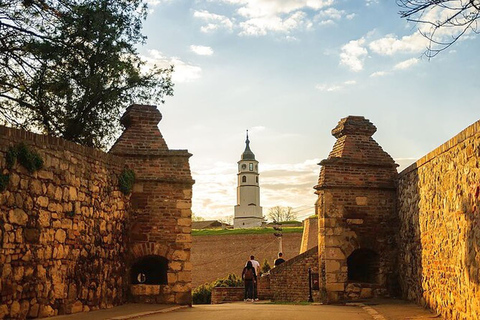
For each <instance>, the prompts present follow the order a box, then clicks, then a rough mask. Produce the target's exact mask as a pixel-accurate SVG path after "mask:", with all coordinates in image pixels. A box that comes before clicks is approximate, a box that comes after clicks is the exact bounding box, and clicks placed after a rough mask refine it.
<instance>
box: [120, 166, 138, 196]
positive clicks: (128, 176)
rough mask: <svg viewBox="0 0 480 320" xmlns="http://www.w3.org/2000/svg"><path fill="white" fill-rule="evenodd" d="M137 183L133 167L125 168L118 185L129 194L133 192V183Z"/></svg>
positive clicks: (124, 192)
mask: <svg viewBox="0 0 480 320" xmlns="http://www.w3.org/2000/svg"><path fill="white" fill-rule="evenodd" d="M134 183H135V172H133V170H131V169H123V171H122V173H121V174H120V176H119V177H118V186H119V187H120V191H122V192H123V194H125V195H127V194H129V193H130V192H132V189H133V184H134Z"/></svg>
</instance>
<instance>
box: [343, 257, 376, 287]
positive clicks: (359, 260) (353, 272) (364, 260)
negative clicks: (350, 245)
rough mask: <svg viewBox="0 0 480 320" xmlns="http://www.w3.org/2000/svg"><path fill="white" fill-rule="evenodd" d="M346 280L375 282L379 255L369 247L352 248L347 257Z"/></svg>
mask: <svg viewBox="0 0 480 320" xmlns="http://www.w3.org/2000/svg"><path fill="white" fill-rule="evenodd" d="M347 266H348V281H349V282H363V283H376V282H377V278H378V270H379V256H378V254H377V253H376V252H375V251H373V250H370V249H357V250H354V251H353V252H352V253H351V254H350V256H348V258H347Z"/></svg>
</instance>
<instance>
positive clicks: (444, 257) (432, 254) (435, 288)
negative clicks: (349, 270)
mask: <svg viewBox="0 0 480 320" xmlns="http://www.w3.org/2000/svg"><path fill="white" fill-rule="evenodd" d="M398 212H399V216H400V221H401V222H400V231H399V247H400V254H399V264H398V265H399V268H400V271H399V275H400V283H401V286H402V291H403V295H404V297H405V298H407V299H409V300H414V301H417V302H418V303H420V304H423V305H426V306H428V307H430V308H431V309H433V310H435V311H436V312H438V313H440V314H442V315H443V316H444V317H445V318H446V319H460V320H462V319H465V320H466V319H480V295H479V293H480V121H478V122H476V123H474V124H473V125H471V126H469V127H468V128H466V129H465V130H464V131H462V132H461V133H459V134H458V135H457V136H455V137H454V138H452V139H450V140H449V141H447V142H446V143H445V144H443V145H441V146H440V147H438V148H437V149H435V150H434V151H432V152H430V153H429V154H427V155H426V156H424V157H423V158H421V159H420V160H418V161H417V162H416V163H414V164H413V165H411V166H410V167H408V168H407V169H405V170H404V171H403V172H401V174H400V175H399V185H398Z"/></svg>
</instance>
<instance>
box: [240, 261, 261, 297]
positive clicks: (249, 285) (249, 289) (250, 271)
mask: <svg viewBox="0 0 480 320" xmlns="http://www.w3.org/2000/svg"><path fill="white" fill-rule="evenodd" d="M242 280H243V282H244V284H245V293H244V301H253V299H254V296H253V291H254V289H253V288H254V283H255V281H256V280H257V274H256V273H255V268H254V267H253V265H252V262H251V261H248V262H247V265H246V266H245V267H244V268H243V271H242Z"/></svg>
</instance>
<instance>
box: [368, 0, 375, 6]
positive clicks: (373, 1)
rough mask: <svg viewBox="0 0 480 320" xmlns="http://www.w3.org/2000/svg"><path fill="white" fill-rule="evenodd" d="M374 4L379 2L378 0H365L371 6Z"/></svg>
mask: <svg viewBox="0 0 480 320" xmlns="http://www.w3.org/2000/svg"><path fill="white" fill-rule="evenodd" d="M374 4H378V0H365V5H367V6H371V5H374Z"/></svg>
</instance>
